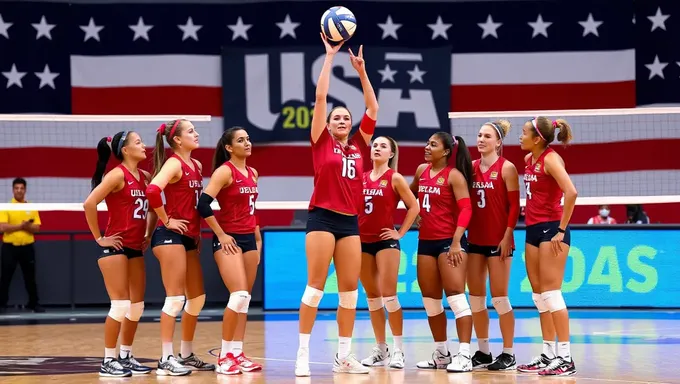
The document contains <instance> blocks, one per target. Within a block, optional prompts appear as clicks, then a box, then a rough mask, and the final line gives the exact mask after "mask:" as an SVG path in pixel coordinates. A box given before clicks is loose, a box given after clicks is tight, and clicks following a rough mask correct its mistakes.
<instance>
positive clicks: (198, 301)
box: [184, 293, 205, 316]
mask: <svg viewBox="0 0 680 384" xmlns="http://www.w3.org/2000/svg"><path fill="white" fill-rule="evenodd" d="M204 305H205V293H204V294H202V295H199V296H196V297H194V298H191V299H189V300H187V305H186V306H185V307H184V311H185V312H186V313H188V314H190V315H191V316H198V315H199V314H200V313H201V309H203V306H204Z"/></svg>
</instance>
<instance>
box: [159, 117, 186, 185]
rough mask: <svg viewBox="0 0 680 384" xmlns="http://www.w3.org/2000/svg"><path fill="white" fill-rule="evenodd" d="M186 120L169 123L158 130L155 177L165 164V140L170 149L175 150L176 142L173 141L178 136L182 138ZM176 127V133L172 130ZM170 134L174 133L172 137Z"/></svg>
mask: <svg viewBox="0 0 680 384" xmlns="http://www.w3.org/2000/svg"><path fill="white" fill-rule="evenodd" d="M185 121H187V120H185V119H178V120H172V121H168V122H167V123H165V124H163V125H161V126H160V128H158V130H157V131H156V147H155V148H154V151H153V176H156V175H157V174H158V172H160V171H161V168H162V167H163V164H164V163H165V146H164V144H163V139H165V141H166V142H167V143H168V145H169V146H170V148H175V141H174V140H173V138H174V137H176V136H181V135H182V131H184V125H185V124H183V123H184V122H185ZM173 127H175V130H174V132H172V128H173ZM170 132H172V137H170Z"/></svg>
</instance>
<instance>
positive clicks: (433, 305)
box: [423, 297, 444, 317]
mask: <svg viewBox="0 0 680 384" xmlns="http://www.w3.org/2000/svg"><path fill="white" fill-rule="evenodd" d="M423 307H425V312H426V313H427V317H434V316H437V315H439V314H441V313H442V312H444V305H443V304H442V299H433V298H431V297H423Z"/></svg>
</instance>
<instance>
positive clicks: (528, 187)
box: [525, 182, 531, 200]
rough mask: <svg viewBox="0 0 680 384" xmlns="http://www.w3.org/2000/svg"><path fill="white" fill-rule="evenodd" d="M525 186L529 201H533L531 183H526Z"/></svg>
mask: <svg viewBox="0 0 680 384" xmlns="http://www.w3.org/2000/svg"><path fill="white" fill-rule="evenodd" d="M525 186H526V187H527V199H529V200H531V183H530V182H526V183H525Z"/></svg>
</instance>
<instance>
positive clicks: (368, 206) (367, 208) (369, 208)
mask: <svg viewBox="0 0 680 384" xmlns="http://www.w3.org/2000/svg"><path fill="white" fill-rule="evenodd" d="M371 200H373V196H364V212H365V213H366V214H367V215H370V214H371V212H373V201H371Z"/></svg>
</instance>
